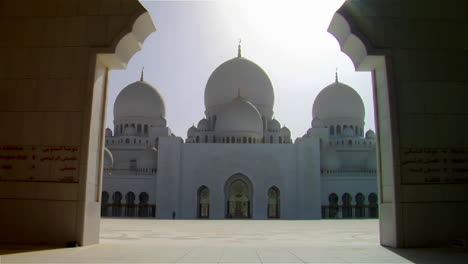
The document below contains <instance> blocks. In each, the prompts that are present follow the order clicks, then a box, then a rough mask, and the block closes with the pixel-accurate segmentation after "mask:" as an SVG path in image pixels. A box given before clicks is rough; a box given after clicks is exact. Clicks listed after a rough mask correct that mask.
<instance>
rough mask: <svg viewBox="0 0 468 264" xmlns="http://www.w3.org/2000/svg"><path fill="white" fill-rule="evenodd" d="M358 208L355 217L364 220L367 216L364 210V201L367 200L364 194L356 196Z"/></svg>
mask: <svg viewBox="0 0 468 264" xmlns="http://www.w3.org/2000/svg"><path fill="white" fill-rule="evenodd" d="M355 199H356V208H355V211H354V215H355V216H356V218H364V217H365V216H366V214H365V209H364V200H365V199H366V198H365V197H364V195H363V194H362V193H358V194H356V198H355Z"/></svg>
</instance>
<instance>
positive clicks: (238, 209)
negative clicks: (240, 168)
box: [224, 173, 254, 218]
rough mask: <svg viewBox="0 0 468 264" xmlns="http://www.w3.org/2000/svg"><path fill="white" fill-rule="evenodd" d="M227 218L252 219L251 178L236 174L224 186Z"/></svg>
mask: <svg viewBox="0 0 468 264" xmlns="http://www.w3.org/2000/svg"><path fill="white" fill-rule="evenodd" d="M224 197H225V198H224V199H225V217H226V218H251V217H252V213H253V197H254V196H253V184H252V182H251V181H250V179H249V177H247V176H246V175H244V174H242V173H236V174H234V175H232V176H231V177H229V178H228V179H227V180H226V183H225V184H224Z"/></svg>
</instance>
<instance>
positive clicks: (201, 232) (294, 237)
mask: <svg viewBox="0 0 468 264" xmlns="http://www.w3.org/2000/svg"><path fill="white" fill-rule="evenodd" d="M101 225H102V226H101V243H100V244H99V245H92V246H86V247H79V248H65V249H53V250H42V251H31V252H23V253H16V252H20V251H28V249H27V248H23V249H10V250H3V251H0V252H1V253H3V254H4V255H2V256H0V263H468V252H467V251H465V250H460V249H406V250H390V249H387V248H384V247H381V246H380V245H379V243H378V221H377V220H315V221H299V220H290V221H287V220H271V221H260V220H128V219H103V220H102V223H101Z"/></svg>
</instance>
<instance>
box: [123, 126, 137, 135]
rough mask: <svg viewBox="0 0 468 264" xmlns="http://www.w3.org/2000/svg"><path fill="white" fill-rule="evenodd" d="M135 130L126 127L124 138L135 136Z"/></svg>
mask: <svg viewBox="0 0 468 264" xmlns="http://www.w3.org/2000/svg"><path fill="white" fill-rule="evenodd" d="M136 132H137V131H136V129H135V128H134V127H132V126H128V127H126V128H125V130H124V135H125V136H135V135H136Z"/></svg>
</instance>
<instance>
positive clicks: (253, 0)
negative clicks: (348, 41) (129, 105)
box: [106, 0, 374, 140]
mask: <svg viewBox="0 0 468 264" xmlns="http://www.w3.org/2000/svg"><path fill="white" fill-rule="evenodd" d="M343 2H344V0H327V1H323V0H245V1H244V0H236V1H229V0H219V1H142V3H143V5H144V6H145V7H146V8H147V9H148V10H149V12H150V14H151V17H152V18H153V21H154V24H155V25H156V28H157V30H156V32H155V33H153V34H151V35H150V36H149V37H148V38H147V39H146V41H145V42H144V44H143V49H142V50H141V51H140V52H138V53H137V54H135V56H134V57H133V58H132V59H131V61H130V62H129V64H128V67H127V69H126V70H118V71H117V70H116V71H112V72H111V78H110V82H109V85H110V87H109V88H110V89H109V91H110V93H109V96H108V98H109V102H108V109H107V121H106V123H107V127H110V128H113V125H112V121H113V105H114V102H115V98H116V97H117V95H118V93H119V92H120V91H121V90H122V89H123V88H124V87H125V86H126V85H128V84H130V83H132V82H135V81H137V80H139V78H140V72H141V69H142V67H143V66H144V67H145V72H144V76H145V81H147V82H149V83H151V84H153V85H154V86H155V87H157V88H158V90H159V91H160V93H161V94H162V96H163V97H164V100H165V102H166V119H167V124H168V126H169V127H170V128H171V130H172V131H173V133H174V134H175V135H177V136H181V137H182V138H184V139H185V138H186V135H187V129H188V128H189V127H190V126H191V125H192V124H195V125H197V123H198V121H199V120H200V119H202V118H203V117H204V111H205V106H204V90H205V85H206V82H207V80H208V78H209V76H210V74H211V73H212V72H213V71H214V70H215V69H216V67H218V66H219V65H220V64H221V63H223V62H225V61H226V60H229V59H231V58H233V57H235V56H237V43H238V39H239V38H242V55H243V57H245V58H247V59H249V60H252V61H253V62H255V63H256V64H258V65H259V66H260V67H262V68H263V69H264V70H265V71H266V73H267V74H268V75H269V77H270V79H271V81H272V83H273V88H274V91H275V106H274V109H273V110H274V113H275V117H276V119H277V120H278V121H279V122H280V123H281V124H282V125H286V126H287V127H289V128H290V130H291V133H292V137H293V140H294V139H295V138H296V137H300V136H302V135H304V134H305V133H306V132H307V129H308V128H310V122H311V121H312V105H313V103H314V100H315V97H316V96H317V94H318V93H319V92H320V90H322V89H323V88H324V87H325V86H327V85H328V84H330V83H332V82H334V79H335V69H336V68H338V71H339V80H340V81H341V82H343V83H346V84H348V85H350V86H351V87H353V88H354V89H355V90H356V91H357V92H358V93H359V94H360V95H361V97H362V99H363V101H364V104H365V108H366V120H365V122H366V130H367V129H369V128H370V129H374V110H373V101H372V90H371V75H370V73H369V72H355V71H354V66H353V64H352V62H351V60H350V59H349V58H348V57H347V56H346V55H345V54H344V53H342V52H341V51H340V48H339V45H338V42H337V41H336V39H335V38H334V37H333V36H332V35H331V34H329V33H328V32H327V28H328V25H329V23H330V20H331V18H332V16H333V14H334V12H335V11H336V9H338V8H339V7H340V6H341V5H342V3H343Z"/></svg>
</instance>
